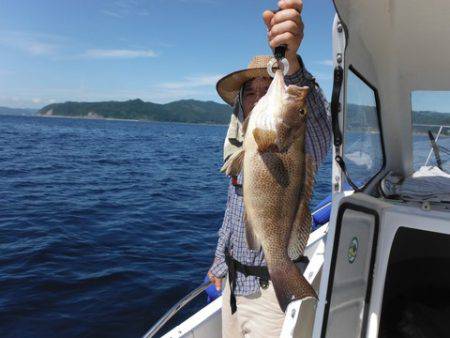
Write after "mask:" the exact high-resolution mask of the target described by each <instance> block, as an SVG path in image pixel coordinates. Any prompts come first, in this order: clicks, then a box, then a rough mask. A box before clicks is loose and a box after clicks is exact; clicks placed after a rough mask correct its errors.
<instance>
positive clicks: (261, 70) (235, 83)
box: [216, 55, 277, 106]
mask: <svg viewBox="0 0 450 338" xmlns="http://www.w3.org/2000/svg"><path fill="white" fill-rule="evenodd" d="M271 58H273V56H271V55H258V56H255V57H254V58H253V59H252V61H250V64H249V65H248V68H247V69H242V70H238V71H236V72H233V73H230V74H228V75H226V76H224V77H223V78H221V79H220V80H219V81H218V82H217V85H216V89H217V92H218V93H219V95H220V97H221V98H222V99H223V100H224V101H225V102H226V103H228V104H229V105H230V106H233V105H234V102H235V100H236V96H237V95H238V93H239V90H240V89H241V87H242V85H243V84H244V83H245V82H247V81H248V80H251V79H254V78H256V77H260V76H263V77H270V76H269V73H267V64H268V63H269V61H270V59H271ZM274 69H277V67H276V66H275V67H274Z"/></svg>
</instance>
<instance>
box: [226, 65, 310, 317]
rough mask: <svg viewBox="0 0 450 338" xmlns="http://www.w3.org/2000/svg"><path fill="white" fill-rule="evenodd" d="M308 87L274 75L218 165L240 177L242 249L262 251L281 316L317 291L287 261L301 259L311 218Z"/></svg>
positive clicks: (280, 72)
mask: <svg viewBox="0 0 450 338" xmlns="http://www.w3.org/2000/svg"><path fill="white" fill-rule="evenodd" d="M308 91H309V87H306V86H304V87H299V86H296V85H289V86H286V84H285V82H284V76H283V73H282V71H281V70H277V71H276V73H275V76H274V79H273V80H272V83H271V84H270V86H269V88H268V90H267V92H266V94H265V95H264V96H263V97H262V98H261V99H260V100H259V101H258V102H257V103H256V105H255V106H254V108H253V109H252V111H251V113H250V115H249V117H247V119H246V120H245V121H244V124H243V130H244V141H243V146H242V147H241V149H240V150H238V151H236V152H235V153H234V154H233V155H232V156H231V157H229V159H228V160H227V161H226V162H225V164H224V165H223V167H222V169H221V171H222V172H225V173H226V174H227V175H229V176H238V175H239V174H240V173H242V175H243V200H244V224H245V237H246V241H247V245H248V247H249V249H251V250H260V248H261V247H262V249H263V252H264V256H265V260H266V263H267V268H268V270H269V275H270V279H271V281H272V284H273V288H274V290H275V294H276V297H277V300H278V303H279V305H280V308H281V310H282V311H283V312H285V311H286V308H287V306H288V305H289V303H290V302H291V301H293V300H297V299H306V298H308V297H313V298H316V299H317V295H316V292H315V291H314V289H313V287H312V286H311V285H310V284H309V283H308V281H307V280H306V278H305V277H304V276H303V274H302V273H301V271H300V270H299V268H298V267H297V266H296V265H295V263H294V262H293V261H292V260H293V259H296V258H298V257H300V256H302V255H303V253H304V249H305V246H306V244H307V241H308V238H309V234H310V230H311V229H310V227H311V213H310V210H309V201H310V199H311V195H312V189H313V185H314V174H315V163H314V160H313V159H312V157H311V156H310V155H308V154H307V153H306V152H305V135H306V121H307V116H308V111H307V103H306V98H307V95H308Z"/></svg>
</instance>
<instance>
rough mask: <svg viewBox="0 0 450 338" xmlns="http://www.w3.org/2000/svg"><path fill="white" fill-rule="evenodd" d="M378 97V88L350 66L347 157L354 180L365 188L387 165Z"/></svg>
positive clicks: (345, 142)
mask: <svg viewBox="0 0 450 338" xmlns="http://www.w3.org/2000/svg"><path fill="white" fill-rule="evenodd" d="M377 105H378V98H377V92H376V89H375V88H374V87H372V86H371V85H370V83H368V82H367V81H365V79H364V77H363V76H362V75H360V74H359V73H358V72H357V71H356V70H355V69H353V68H351V67H350V70H349V72H348V77H347V105H346V114H345V120H344V160H345V163H346V166H347V171H348V174H349V176H350V178H351V179H352V180H353V182H354V183H355V184H356V185H357V186H358V187H359V188H361V187H363V186H364V185H366V183H368V182H369V181H370V179H371V178H372V177H374V176H375V175H376V174H377V173H378V172H379V171H380V170H381V169H382V168H383V164H384V154H383V146H382V137H381V132H380V123H379V114H378V106H377Z"/></svg>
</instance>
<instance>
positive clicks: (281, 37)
mask: <svg viewBox="0 0 450 338" xmlns="http://www.w3.org/2000/svg"><path fill="white" fill-rule="evenodd" d="M278 7H279V8H280V11H279V12H277V13H273V12H271V11H269V10H267V11H265V12H264V13H263V19H264V22H265V24H266V26H267V29H268V40H269V45H270V47H271V48H272V49H274V48H275V47H278V46H280V45H287V50H286V59H287V60H288V61H289V65H290V68H289V74H293V73H295V72H296V71H297V70H298V69H299V68H300V64H299V63H298V60H297V56H296V55H297V50H298V48H299V47H300V44H301V42H302V40H303V28H304V26H303V21H302V17H301V12H302V9H303V1H302V0H281V1H279V2H278Z"/></svg>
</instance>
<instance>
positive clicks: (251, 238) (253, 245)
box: [244, 213, 261, 251]
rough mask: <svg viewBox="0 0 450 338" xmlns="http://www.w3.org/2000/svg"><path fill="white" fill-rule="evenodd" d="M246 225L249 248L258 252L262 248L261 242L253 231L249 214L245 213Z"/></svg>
mask: <svg viewBox="0 0 450 338" xmlns="http://www.w3.org/2000/svg"><path fill="white" fill-rule="evenodd" d="M244 224H245V238H246V239H247V246H248V248H249V249H250V250H253V251H258V250H259V249H260V248H261V242H260V240H259V239H258V237H257V236H256V233H255V231H253V227H252V223H251V222H250V220H249V219H248V216H247V213H244Z"/></svg>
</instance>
